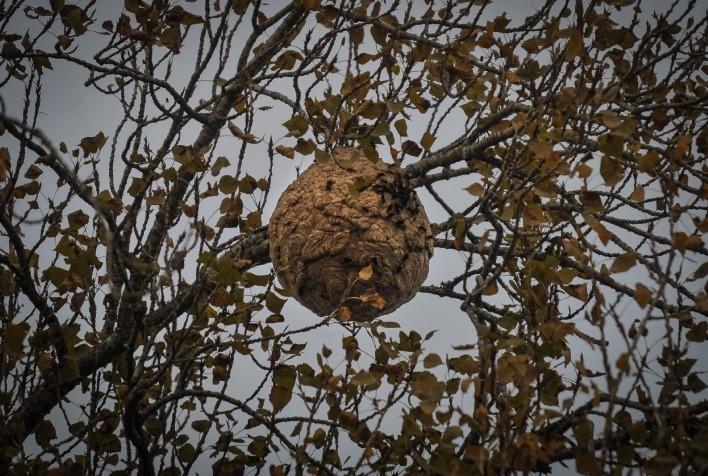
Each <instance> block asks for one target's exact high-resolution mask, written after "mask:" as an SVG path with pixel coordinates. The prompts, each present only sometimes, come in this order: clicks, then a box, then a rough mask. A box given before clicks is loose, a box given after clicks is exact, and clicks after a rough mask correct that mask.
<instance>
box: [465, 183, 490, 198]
mask: <svg viewBox="0 0 708 476" xmlns="http://www.w3.org/2000/svg"><path fill="white" fill-rule="evenodd" d="M465 190H467V191H468V192H469V193H470V194H471V195H474V196H476V197H481V196H482V195H484V192H485V190H484V187H482V185H481V184H478V183H473V184H472V185H470V186H469V187H467V188H465Z"/></svg>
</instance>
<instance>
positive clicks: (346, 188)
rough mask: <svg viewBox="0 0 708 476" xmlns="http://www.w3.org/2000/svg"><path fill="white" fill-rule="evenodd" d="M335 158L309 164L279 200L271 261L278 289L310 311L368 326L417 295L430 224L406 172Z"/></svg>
mask: <svg viewBox="0 0 708 476" xmlns="http://www.w3.org/2000/svg"><path fill="white" fill-rule="evenodd" d="M332 159H334V160H332ZM332 159H330V160H329V161H328V162H327V163H326V164H325V165H321V164H319V163H314V164H312V165H311V166H310V167H309V168H308V169H307V170H306V171H305V172H304V173H303V174H302V175H300V177H299V178H298V179H297V180H295V181H294V182H293V183H292V184H290V186H289V187H288V188H287V190H285V192H284V193H283V195H282V196H281V197H280V199H279V200H278V204H277V205H276V207H275V211H274V213H273V217H272V219H271V221H270V225H269V229H268V232H269V236H270V257H271V261H272V262H273V264H274V266H275V268H276V272H277V274H278V279H279V280H280V283H281V285H283V286H284V287H286V288H291V289H293V290H294V291H295V293H296V299H297V300H298V301H299V302H300V303H302V304H303V305H304V306H305V307H307V308H308V309H310V310H312V311H313V312H315V313H317V314H318V315H320V316H325V315H330V314H332V313H333V311H335V310H337V309H340V311H339V316H340V317H342V318H345V319H346V318H349V317H350V316H349V315H350V314H351V318H352V319H354V320H359V321H367V320H371V319H374V318H375V317H378V316H381V315H383V314H388V313H390V312H392V311H394V310H395V309H397V308H398V307H399V306H401V305H402V304H404V303H406V302H408V301H409V300H411V298H413V296H414V295H415V293H416V292H418V289H420V286H421V285H422V284H423V281H424V280H425V278H426V276H427V275H428V261H429V260H430V257H431V256H432V255H433V237H432V234H431V232H430V223H429V222H428V217H427V216H426V214H425V210H424V209H423V206H422V205H421V203H420V201H419V200H418V197H417V195H416V193H415V191H414V190H413V188H412V187H411V185H410V183H409V182H408V179H407V178H406V175H405V172H404V171H403V170H402V169H401V168H399V167H397V166H395V165H390V164H386V163H384V162H381V161H379V162H376V163H372V162H371V161H370V160H368V159H367V158H365V157H364V156H363V155H362V154H361V152H359V151H358V150H356V149H348V148H343V147H338V148H336V149H335V150H334V152H333V154H332ZM369 266H370V267H371V268H368V267H369ZM362 270H363V271H362ZM366 278H368V279H366ZM342 307H346V308H348V309H349V311H348V312H347V310H346V309H345V310H341V308H342Z"/></svg>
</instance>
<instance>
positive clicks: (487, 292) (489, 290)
mask: <svg viewBox="0 0 708 476" xmlns="http://www.w3.org/2000/svg"><path fill="white" fill-rule="evenodd" d="M497 292H499V287H498V286H497V283H496V281H492V282H491V283H489V285H488V286H487V287H486V288H484V291H482V294H483V295H484V296H493V295H495V294H496V293H497Z"/></svg>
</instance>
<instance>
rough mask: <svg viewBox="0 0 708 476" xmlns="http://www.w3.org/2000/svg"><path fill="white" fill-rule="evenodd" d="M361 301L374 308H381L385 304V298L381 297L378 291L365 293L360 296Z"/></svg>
mask: <svg viewBox="0 0 708 476" xmlns="http://www.w3.org/2000/svg"><path fill="white" fill-rule="evenodd" d="M360 299H361V302H363V303H366V304H368V305H369V306H372V307H375V308H376V309H383V308H384V306H386V300H385V299H384V298H382V297H381V296H380V295H379V293H376V292H374V293H367V294H363V295H361V296H360Z"/></svg>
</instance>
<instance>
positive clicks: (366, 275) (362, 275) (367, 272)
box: [359, 265, 374, 281]
mask: <svg viewBox="0 0 708 476" xmlns="http://www.w3.org/2000/svg"><path fill="white" fill-rule="evenodd" d="M373 274H374V268H372V267H371V265H369V266H367V267H366V268H363V269H362V270H361V271H359V279H363V280H364V281H368V280H369V279H371V276H372V275H373Z"/></svg>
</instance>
